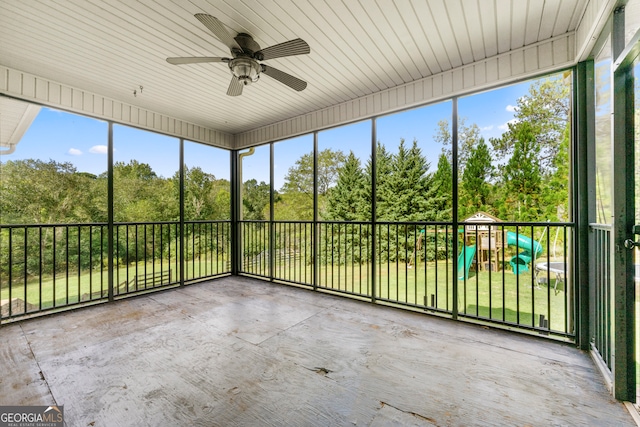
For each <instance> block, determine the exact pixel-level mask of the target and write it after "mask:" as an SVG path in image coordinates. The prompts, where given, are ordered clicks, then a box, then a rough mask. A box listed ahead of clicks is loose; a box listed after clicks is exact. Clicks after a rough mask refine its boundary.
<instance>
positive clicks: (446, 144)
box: [433, 117, 481, 171]
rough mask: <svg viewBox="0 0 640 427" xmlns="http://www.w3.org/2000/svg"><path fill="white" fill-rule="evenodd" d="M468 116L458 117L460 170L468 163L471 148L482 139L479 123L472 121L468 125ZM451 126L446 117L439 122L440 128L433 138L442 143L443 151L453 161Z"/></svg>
mask: <svg viewBox="0 0 640 427" xmlns="http://www.w3.org/2000/svg"><path fill="white" fill-rule="evenodd" d="M466 120H467V119H466V118H465V117H462V118H460V119H458V170H459V171H463V170H464V168H465V165H466V164H467V159H468V158H469V155H470V153H471V149H472V148H473V147H475V146H476V145H477V143H478V142H479V141H480V138H481V137H480V128H479V127H478V125H477V124H475V123H472V124H470V125H468V126H467V124H466ZM450 129H451V126H450V125H449V121H448V120H446V119H444V120H440V121H439V122H438V129H437V130H436V134H435V135H434V137H433V140H434V141H436V142H438V143H440V144H442V152H443V154H445V155H446V156H447V160H449V162H450V163H451V162H452V155H453V152H452V149H451V148H450V146H451V144H452V136H451V130H450Z"/></svg>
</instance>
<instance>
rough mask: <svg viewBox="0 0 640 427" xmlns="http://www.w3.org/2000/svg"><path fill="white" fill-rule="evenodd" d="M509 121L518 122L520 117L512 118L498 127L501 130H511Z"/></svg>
mask: <svg viewBox="0 0 640 427" xmlns="http://www.w3.org/2000/svg"><path fill="white" fill-rule="evenodd" d="M509 123H511V124H514V123H518V119H511V120H509V121H508V122H507V123H505V124H503V125H500V126H498V129H500V130H501V131H506V130H509Z"/></svg>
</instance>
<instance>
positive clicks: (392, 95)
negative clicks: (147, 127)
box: [235, 32, 575, 149]
mask: <svg viewBox="0 0 640 427" xmlns="http://www.w3.org/2000/svg"><path fill="white" fill-rule="evenodd" d="M573 65H575V34H574V33H573V32H572V33H567V34H563V35H560V36H557V37H553V38H551V39H548V40H545V41H542V42H538V43H534V44H531V45H527V46H525V47H522V48H520V49H516V50H513V51H510V52H505V53H503V54H500V55H496V56H493V57H491V58H487V59H484V60H482V61H478V62H473V63H471V64H467V65H463V66H462V67H458V68H454V69H452V70H448V71H445V72H442V73H439V74H435V75H433V76H429V77H426V78H423V79H420V80H416V81H413V82H411V83H407V84H403V85H400V86H396V87H393V88H390V89H386V90H383V91H380V92H376V93H373V94H370V95H366V96H363V97H361V98H356V99H353V100H350V101H347V102H343V103H341V104H337V105H334V106H331V107H328V108H323V109H321V110H317V111H314V112H311V113H308V114H305V115H302V116H297V117H293V118H291V119H287V120H284V121H281V122H277V123H272V124H270V125H267V126H263V127H260V128H257V129H253V130H250V131H247V132H241V133H238V134H236V135H235V148H236V149H242V148H246V147H251V146H256V145H260V144H265V143H268V142H271V141H276V140H280V139H284V138H290V137H294V136H298V135H303V134H306V133H310V132H313V131H316V130H320V129H324V128H329V127H333V126H338V125H341V124H346V123H349V122H353V121H357V120H364V119H368V118H371V117H375V116H379V115H383V114H388V113H392V112H395V111H400V110H403V109H406V108H410V107H416V106H420V105H424V104H427V103H432V102H437V101H441V100H445V99H450V98H451V97H453V96H459V95H464V94H468V93H472V92H477V91H480V90H485V89H489V88H493V87H496V86H500V85H505V84H508V83H513V82H516V81H519V80H524V79H526V78H531V77H534V76H536V75H540V74H544V73H549V72H553V71H557V70H560V69H563V68H567V67H570V66H573ZM407 93H409V94H410V95H409V96H407ZM391 101H393V102H391Z"/></svg>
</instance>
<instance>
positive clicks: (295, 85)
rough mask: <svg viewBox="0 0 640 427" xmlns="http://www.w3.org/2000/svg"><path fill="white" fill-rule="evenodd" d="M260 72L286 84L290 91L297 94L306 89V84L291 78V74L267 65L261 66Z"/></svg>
mask: <svg viewBox="0 0 640 427" xmlns="http://www.w3.org/2000/svg"><path fill="white" fill-rule="evenodd" d="M262 72H263V73H264V74H266V75H267V76H269V77H273V78H274V79H276V80H277V81H279V82H280V83H284V84H286V85H287V86H289V87H290V88H291V89H295V90H297V91H298V92H300V91H302V90H304V89H305V88H306V87H307V82H305V81H304V80H300V79H299V78H297V77H293V76H292V75H291V74H288V73H285V72H284V71H280V70H278V69H277V68H273V67H269V66H268V65H264V64H262Z"/></svg>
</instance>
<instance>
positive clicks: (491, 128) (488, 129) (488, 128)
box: [480, 125, 493, 131]
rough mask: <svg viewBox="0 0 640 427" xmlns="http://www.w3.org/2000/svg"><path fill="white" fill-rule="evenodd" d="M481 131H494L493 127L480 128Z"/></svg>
mask: <svg viewBox="0 0 640 427" xmlns="http://www.w3.org/2000/svg"><path fill="white" fill-rule="evenodd" d="M480 129H481V130H484V131H490V130H493V125H489V126H485V127H483V128H480Z"/></svg>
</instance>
